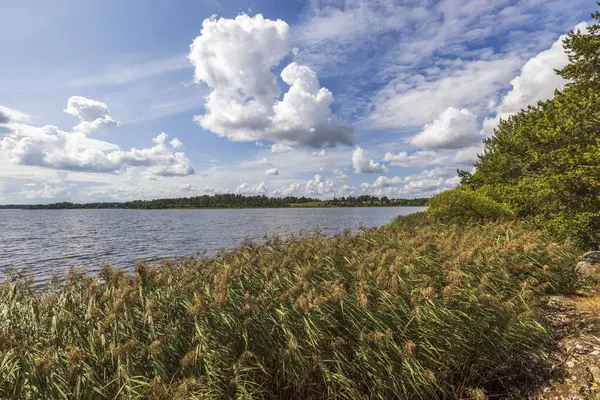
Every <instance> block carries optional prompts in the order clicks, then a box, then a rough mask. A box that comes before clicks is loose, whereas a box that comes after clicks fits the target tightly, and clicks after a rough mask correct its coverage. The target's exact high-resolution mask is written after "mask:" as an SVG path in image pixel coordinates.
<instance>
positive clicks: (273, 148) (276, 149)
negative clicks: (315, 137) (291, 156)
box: [271, 143, 294, 153]
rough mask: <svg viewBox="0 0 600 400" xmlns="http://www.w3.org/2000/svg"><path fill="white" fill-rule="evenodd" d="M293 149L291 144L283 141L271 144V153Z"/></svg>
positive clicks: (286, 151)
mask: <svg viewBox="0 0 600 400" xmlns="http://www.w3.org/2000/svg"><path fill="white" fill-rule="evenodd" d="M293 150H294V148H293V147H292V146H288V145H287V144H284V143H275V144H274V145H272V146H271V153H288V152H290V151H293Z"/></svg>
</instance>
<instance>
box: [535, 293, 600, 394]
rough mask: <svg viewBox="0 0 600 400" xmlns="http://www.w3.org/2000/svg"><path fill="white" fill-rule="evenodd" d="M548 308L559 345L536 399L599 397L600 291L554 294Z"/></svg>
mask: <svg viewBox="0 0 600 400" xmlns="http://www.w3.org/2000/svg"><path fill="white" fill-rule="evenodd" d="M546 312H547V317H548V319H549V321H550V325H551V327H552V328H553V332H554V333H553V335H554V336H555V338H556V339H557V340H558V343H559V346H558V348H557V350H556V351H555V352H554V354H552V356H551V358H550V361H551V362H552V371H551V379H550V381H549V382H547V383H546V384H544V385H543V386H542V388H541V389H540V391H539V392H538V394H537V395H536V396H534V397H533V399H539V400H559V399H560V400H571V399H573V400H575V399H583V400H600V293H591V294H586V295H581V296H576V297H560V296H556V297H551V298H549V299H548V305H547V307H546Z"/></svg>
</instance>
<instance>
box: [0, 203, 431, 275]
mask: <svg viewBox="0 0 600 400" xmlns="http://www.w3.org/2000/svg"><path fill="white" fill-rule="evenodd" d="M422 210H424V208H422V207H372V208H370V207H369V208H367V207H362V208H270V209H224V210H220V209H212V210H152V211H150V210H0V274H1V270H2V269H3V268H5V267H7V266H13V267H17V268H20V269H23V270H24V271H26V272H27V273H30V274H33V275H34V276H35V281H36V283H38V284H39V283H42V282H44V281H45V280H47V279H48V278H49V277H51V276H60V275H63V274H64V273H65V272H66V271H67V270H68V269H69V268H70V267H73V266H81V267H85V268H86V269H88V270H90V271H95V270H97V268H98V267H99V266H100V265H101V264H112V265H121V266H123V267H126V268H132V267H133V265H135V263H136V262H137V261H138V260H140V259H144V260H150V261H154V260H160V259H164V258H174V257H182V256H186V255H190V254H195V253H198V252H206V253H207V254H209V255H210V254H214V253H216V251H218V250H219V249H222V248H226V249H229V248H232V247H235V246H236V245H237V244H239V243H240V241H241V240H242V239H244V237H248V238H250V239H251V240H253V241H256V242H261V241H262V240H263V238H264V236H265V235H280V236H283V237H285V236H289V235H290V234H292V233H295V232H299V231H304V232H311V231H313V230H314V229H316V228H317V227H318V228H320V229H321V230H322V231H323V232H325V233H338V232H342V231H343V230H344V229H345V228H352V229H356V228H357V227H358V226H359V224H360V223H364V224H365V225H366V226H380V225H383V224H386V223H388V222H390V221H391V220H392V219H393V218H394V217H396V216H398V215H406V214H410V213H414V212H416V211H422Z"/></svg>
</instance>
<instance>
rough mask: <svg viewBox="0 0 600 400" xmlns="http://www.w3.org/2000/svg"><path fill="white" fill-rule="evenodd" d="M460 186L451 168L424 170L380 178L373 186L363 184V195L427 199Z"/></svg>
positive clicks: (454, 171)
mask: <svg viewBox="0 0 600 400" xmlns="http://www.w3.org/2000/svg"><path fill="white" fill-rule="evenodd" d="M457 184H458V180H457V179H456V170H455V169H454V168H450V167H444V168H434V169H430V170H423V171H421V172H418V173H416V174H413V175H408V176H394V177H387V176H380V177H378V178H377V179H375V181H374V182H373V183H372V184H369V183H366V182H364V183H362V184H361V186H360V188H361V190H362V192H363V193H365V194H371V195H374V196H395V197H397V196H410V197H414V196H419V197H427V196H431V195H432V194H434V193H436V192H439V191H441V190H443V189H447V188H450V187H454V186H456V185H457Z"/></svg>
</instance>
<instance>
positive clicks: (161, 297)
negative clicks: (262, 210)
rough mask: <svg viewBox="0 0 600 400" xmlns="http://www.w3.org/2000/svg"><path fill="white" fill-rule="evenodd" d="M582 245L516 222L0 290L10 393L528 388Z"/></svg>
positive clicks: (405, 227) (451, 394) (4, 378)
mask: <svg viewBox="0 0 600 400" xmlns="http://www.w3.org/2000/svg"><path fill="white" fill-rule="evenodd" d="M577 256H578V254H577V252H576V251H575V250H573V249H571V248H569V247H568V246H566V245H563V244H556V243H552V242H549V241H548V240H546V239H545V237H544V235H543V234H542V233H540V232H535V231H531V230H528V229H525V228H524V227H523V226H522V225H520V224H519V223H517V222H507V223H498V224H489V225H486V226H480V225H468V226H444V225H440V224H436V223H433V222H430V221H428V220H427V219H426V218H424V216H423V214H417V215H413V216H410V217H405V218H401V219H399V220H397V221H395V222H394V223H393V224H391V225H390V226H388V227H385V228H380V229H366V230H363V231H362V232H360V233H359V234H356V235H352V234H350V233H349V232H345V233H344V234H341V235H337V236H333V237H330V236H325V235H322V234H320V233H318V232H316V233H314V234H312V235H310V236H305V237H303V236H294V237H292V238H290V239H288V240H281V239H278V238H271V239H269V240H268V241H267V242H266V243H265V244H263V245H257V244H253V243H250V242H245V243H243V244H241V245H240V246H239V247H237V248H236V249H234V250H232V251H229V252H222V253H220V254H219V255H218V256H217V257H216V258H214V259H187V260H180V261H172V262H165V263H164V264H163V265H161V266H160V267H156V268H150V267H148V266H146V265H144V264H143V263H140V264H139V265H138V266H137V267H136V269H135V273H134V274H131V275H129V274H126V273H124V272H123V271H121V270H119V269H113V268H110V267H104V268H103V269H102V271H101V272H100V273H99V274H98V276H96V277H94V276H86V275H85V274H83V273H81V272H77V271H73V272H71V273H70V274H69V276H68V278H67V280H66V281H65V282H64V284H61V285H60V288H59V290H58V291H57V290H56V289H55V290H51V289H47V290H44V291H41V292H39V291H37V292H36V291H34V290H33V289H32V288H31V285H30V284H28V283H27V282H26V279H23V278H19V277H13V278H12V280H9V281H7V282H6V283H5V284H3V285H2V286H1V287H0V299H1V302H0V397H4V398H11V399H13V398H14V399H19V398H40V397H44V398H49V399H55V398H56V399H58V398H65V399H67V398H68V399H90V398H153V399H170V398H178V399H184V398H194V399H201V398H202V399H220V398H238V399H250V398H253V399H254V398H256V399H263V398H264V399H305V398H310V399H368V398H375V399H394V398H402V399H446V398H471V399H479V398H484V396H485V395H486V394H487V395H490V396H496V395H497V396H509V395H512V396H514V397H516V398H519V396H520V394H518V392H517V390H518V389H519V388H524V387H527V384H528V383H530V382H533V381H534V380H535V375H536V373H537V370H536V368H537V367H538V366H540V365H542V364H543V362H544V359H545V357H546V355H547V351H548V348H549V345H550V344H551V342H550V338H549V335H548V333H547V331H546V330H545V328H544V327H543V325H541V324H540V322H539V321H538V318H537V317H536V306H537V305H538V301H539V300H540V298H541V296H543V295H544V294H545V293H549V292H562V293H570V292H573V291H574V290H576V289H578V288H579V287H580V286H581V284H582V282H581V281H580V280H579V278H578V276H577V274H576V272H575V269H574V266H575V263H576V258H577Z"/></svg>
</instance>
